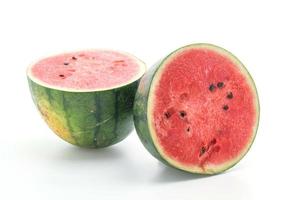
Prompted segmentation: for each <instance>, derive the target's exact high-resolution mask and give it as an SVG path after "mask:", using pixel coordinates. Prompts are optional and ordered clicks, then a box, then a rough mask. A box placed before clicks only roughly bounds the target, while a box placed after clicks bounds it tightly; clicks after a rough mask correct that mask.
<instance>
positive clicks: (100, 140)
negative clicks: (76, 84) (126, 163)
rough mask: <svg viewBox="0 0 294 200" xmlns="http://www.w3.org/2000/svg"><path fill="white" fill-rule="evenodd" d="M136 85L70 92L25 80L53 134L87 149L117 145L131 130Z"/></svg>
mask: <svg viewBox="0 0 294 200" xmlns="http://www.w3.org/2000/svg"><path fill="white" fill-rule="evenodd" d="M138 82H139V80H137V81H134V82H132V83H130V84H128V85H125V86H121V87H119V88H115V89H110V90H105V91H93V92H92V91H91V92H69V91H61V90H57V89H52V88H48V87H44V86H42V85H40V84H37V83H36V82H34V81H32V80H31V79H30V78H29V77H28V83H29V87H30V91H31V95H32V98H33V101H34V103H35V105H36V106H37V108H38V110H39V111H40V113H41V115H42V118H43V119H44V120H45V122H46V123H47V124H48V126H49V127H50V128H51V129H52V130H53V132H54V133H55V134H56V135H58V136H59V137H60V138H62V139H63V140H65V141H67V142H69V143H71V144H74V145H77V146H80V147H89V148H101V147H107V146H110V145H113V144H115V143H118V142H120V141H122V140H123V139H124V138H126V137H127V136H128V135H129V133H130V132H131V131H132V130H133V127H134V126H133V121H132V107H133V100H134V96H135V93H136V90H137V87H138Z"/></svg>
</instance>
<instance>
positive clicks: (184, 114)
mask: <svg viewBox="0 0 294 200" xmlns="http://www.w3.org/2000/svg"><path fill="white" fill-rule="evenodd" d="M186 115H187V113H186V112H185V111H183V110H182V111H180V116H181V117H183V118H184V117H185V116H186Z"/></svg>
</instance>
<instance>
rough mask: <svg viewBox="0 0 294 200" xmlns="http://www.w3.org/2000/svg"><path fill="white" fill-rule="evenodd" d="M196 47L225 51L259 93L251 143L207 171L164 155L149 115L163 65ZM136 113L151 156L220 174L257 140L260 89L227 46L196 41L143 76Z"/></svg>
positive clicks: (196, 170) (177, 165)
mask: <svg viewBox="0 0 294 200" xmlns="http://www.w3.org/2000/svg"><path fill="white" fill-rule="evenodd" d="M193 47H198V48H199V47H205V48H211V49H212V50H216V51H218V52H220V53H223V54H225V55H226V56H228V57H229V58H231V60H232V61H233V62H235V63H236V64H237V66H239V67H240V69H241V70H242V71H243V72H244V74H245V75H246V76H247V78H248V80H250V83H251V86H252V88H253V90H254V92H255V94H256V99H255V100H256V101H255V102H256V104H255V105H256V112H257V119H256V125H255V130H254V133H253V134H252V138H251V140H250V142H248V146H247V147H246V148H244V151H243V152H242V153H241V154H240V156H239V157H237V158H236V159H234V160H231V161H228V162H226V163H224V164H222V165H221V166H217V167H214V168H211V169H205V170H203V169H202V168H200V167H194V168H193V167H188V166H184V165H182V164H180V163H178V162H177V161H174V160H172V159H170V158H169V157H168V156H167V155H165V153H164V152H163V150H162V149H160V144H159V143H158V142H157V141H156V138H155V136H154V130H152V128H150V127H152V125H151V120H150V117H151V116H152V115H151V114H150V107H151V106H150V105H151V104H152V101H151V100H150V99H152V97H151V96H152V90H153V89H154V84H155V83H156V79H157V78H158V77H160V70H161V69H162V68H163V67H162V66H163V65H164V63H165V62H166V61H167V60H168V59H169V58H172V57H173V56H174V55H175V54H176V53H178V52H180V51H182V50H186V49H187V48H193ZM158 74H159V75H158ZM154 80H155V81H154ZM153 81H154V82H155V83H154V82H153ZM133 113H134V124H135V128H136V132H137V135H138V136H139V138H140V140H141V142H142V144H143V145H144V147H145V148H146V149H147V150H148V151H149V152H150V153H151V155H153V156H154V157H155V158H157V159H158V160H159V161H161V162H163V163H164V164H166V165H168V166H172V167H174V168H176V169H180V170H183V171H186V172H190V173H196V174H217V173H221V172H223V171H226V170H228V169H230V168H232V167H233V166H234V165H236V164H237V163H238V162H239V161H240V160H241V159H242V158H243V157H244V156H245V155H246V154H247V152H248V151H249V149H250V148H251V146H252V144H253V142H254V140H255V137H256V133H257V129H258V125H259V118H260V104H259V97H258V93H257V88H256V85H255V83H254V81H253V78H252V76H251V75H250V73H249V71H248V70H247V69H246V67H245V66H244V65H243V64H242V62H241V61H240V60H239V59H238V58H237V57H236V56H234V55H233V54H232V53H231V52H229V51H227V50H226V49H224V48H222V47H219V46H216V45H213V44H209V43H197V44H190V45H186V46H183V47H180V48H178V49H176V50H175V51H173V52H171V53H170V54H169V55H167V56H166V57H164V59H162V60H160V61H159V62H158V63H156V64H155V65H154V66H153V67H152V68H151V69H149V70H148V71H147V72H146V73H145V75H144V76H143V77H142V78H141V80H140V83H139V86H138V89H137V93H136V96H135V101H134V108H133Z"/></svg>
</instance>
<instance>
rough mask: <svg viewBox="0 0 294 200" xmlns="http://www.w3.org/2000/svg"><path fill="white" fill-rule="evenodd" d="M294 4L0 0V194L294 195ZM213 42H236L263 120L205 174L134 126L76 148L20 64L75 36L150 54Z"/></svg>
mask: <svg viewBox="0 0 294 200" xmlns="http://www.w3.org/2000/svg"><path fill="white" fill-rule="evenodd" d="M293 26H294V6H293V4H291V1H283V0H279V1H270V0H267V1H258V0H254V1H249V0H246V1H236V0H235V1H226V0H223V1H209V0H203V1H196V0H194V1H185V0H181V1H171V0H170V1H159V0H155V1H152V0H148V1H138V0H137V1H129V0H121V1H110V0H108V1H98V0H95V1H87V0H83V1H73V0H72V1H61V0H57V1H55V0H47V1H41V0H36V1H32V0H24V1H14V0H9V1H8V0H7V1H5V0H3V1H1V2H0V73H1V78H0V89H1V93H0V96H1V97H0V101H1V103H0V118H1V119H0V127H1V129H0V134H1V135H0V136H1V137H0V199H3V200H4V199H30V200H33V199H167V198H168V199H203V200H205V199H224V200H229V199H234V200H238V199H246V200H250V199H293V198H294V197H293V196H294V195H293V179H294V164H293V157H294V156H293V154H294V150H293V148H294V146H293V142H294V129H293V124H294V117H293V114H294V95H293V91H294V78H293V75H294V73H293V72H294V61H293V60H294V59H293V57H294V27H293ZM193 42H209V43H214V44H217V45H220V46H222V47H224V48H226V49H228V50H230V51H232V52H233V53H234V54H235V55H236V56H237V57H239V59H240V60H241V61H242V62H243V63H244V64H245V65H246V66H247V68H248V70H249V71H250V72H251V74H252V76H253V78H254V79H255V82H256V85H257V88H258V92H259V96H260V104H261V121H260V126H259V130H258V135H257V137H256V140H255V143H254V145H253V146H252V148H251V150H250V152H249V153H248V154H247V156H246V157H245V158H244V159H243V160H242V161H241V162H240V163H239V164H238V165H236V166H235V167H234V168H232V169H231V170H229V171H227V172H226V173H223V174H221V175H217V176H211V177H201V176H197V175H191V174H187V173H184V172H181V171H177V170H174V169H171V168H168V167H166V166H164V165H163V164H161V163H159V162H158V161H157V160H155V159H154V158H153V157H152V156H151V155H150V154H149V153H148V152H147V151H146V150H145V149H144V148H143V146H142V145H141V143H140V141H139V139H138V137H137V135H136V133H135V132H133V133H132V134H131V136H129V137H128V138H127V139H126V140H124V141H123V142H121V143H120V144H117V145H115V146H112V147H109V148H106V149H101V150H93V149H80V148H77V147H74V146H71V145H69V144H67V143H65V142H63V141H62V140H60V139H59V138H58V137H57V136H55V135H54V134H53V133H52V132H51V130H49V128H48V127H47V125H46V124H45V123H44V122H43V120H42V119H41V118H40V116H39V114H38V112H37V110H36V109H35V107H34V105H33V102H32V100H31V97H30V94H29V90H28V85H27V81H26V76H25V70H26V67H27V66H28V65H29V64H30V63H31V62H34V61H36V60H37V59H38V58H39V57H42V56H46V55H50V54H54V53H59V52H62V51H71V50H76V49H83V48H112V49H118V50H124V51H128V52H130V53H133V54H134V55H136V56H137V57H139V58H141V59H142V60H144V61H145V62H146V63H147V65H148V66H151V65H152V64H153V63H155V62H156V61H157V60H158V59H160V58H161V57H163V56H165V55H167V54H168V53H169V52H171V51H173V50H174V49H176V48H178V47H180V46H182V45H186V44H189V43H193Z"/></svg>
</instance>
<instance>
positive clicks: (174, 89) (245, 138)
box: [134, 44, 259, 174]
mask: <svg viewBox="0 0 294 200" xmlns="http://www.w3.org/2000/svg"><path fill="white" fill-rule="evenodd" d="M134 121H135V127H136V130H137V133H138V135H139V137H140V139H141V141H142V143H143V144H144V146H145V147H146V149H147V150H148V151H149V152H150V153H151V154H152V155H153V156H154V157H156V158H157V159H158V160H160V161H162V162H163V163H165V164H167V165H170V166H173V167H175V168H178V169H181V170H184V171H187V172H191V173H199V174H215V173H219V172H222V171H224V170H226V169H228V168H230V167H232V166H233V165H235V164H236V163H237V162H238V161H240V160H241V158H242V157H243V156H244V155H245V154H246V153H247V152H248V150H249V148H250V146H251V144H252V142H253V140H254V138H255V135H256V131H257V127H258V121H259V100H258V95H257V91H256V87H255V84H254V82H253V80H252V78H251V76H250V74H249V73H248V71H247V70H246V69H245V67H244V66H243V64H242V63H241V62H240V61H239V60H238V59H237V58H236V57H235V56H233V55H232V54H231V53H229V52H228V51H226V50H224V49H223V48H220V47H217V46H214V45H211V44H192V45H189V46H185V47H182V48H180V49H178V50H176V51H174V52H172V53H171V54H170V55H168V56H167V57H165V58H164V59H163V60H162V61H160V62H159V63H157V64H156V65H155V66H154V67H153V68H152V69H150V70H149V71H148V72H147V73H146V74H145V75H144V76H143V78H142V79H141V81H140V84H139V88H138V90H137V94H136V97H135V103H134Z"/></svg>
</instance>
